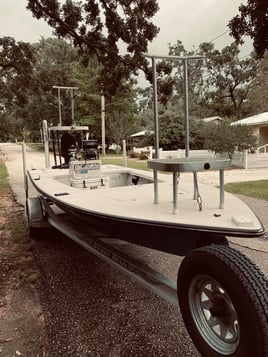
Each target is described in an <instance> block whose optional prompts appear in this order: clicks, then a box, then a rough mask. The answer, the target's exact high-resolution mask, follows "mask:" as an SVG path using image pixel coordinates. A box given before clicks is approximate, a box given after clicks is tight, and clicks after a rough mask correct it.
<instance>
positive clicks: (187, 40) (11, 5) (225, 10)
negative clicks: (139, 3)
mask: <svg viewBox="0 0 268 357" xmlns="http://www.w3.org/2000/svg"><path fill="white" fill-rule="evenodd" d="M243 2H244V3H246V2H247V1H246V0H186V1H185V0H158V4H159V7H160V10H159V11H158V13H157V15H156V16H155V18H154V23H155V24H156V25H157V26H158V27H160V33H159V34H158V36H157V38H156V39H154V41H153V42H152V44H150V47H149V52H150V53H153V54H155V55H157V54H159V55H166V54H167V53H168V44H169V43H171V45H174V44H176V42H177V40H180V41H182V43H183V45H184V47H185V48H186V49H187V50H191V49H192V48H193V47H194V46H195V47H198V45H199V44H200V43H202V42H208V41H211V40H213V43H214V45H215V47H216V48H219V49H221V48H223V47H224V46H226V45H228V44H230V43H231V41H232V39H231V38H230V36H229V35H228V33H225V34H223V33H224V32H226V31H227V30H228V28H227V27H226V26H227V24H228V22H229V21H230V20H231V19H232V17H234V16H235V15H236V14H238V7H239V5H240V4H241V3H243ZM26 4H27V1H26V0H0V36H11V37H14V38H15V39H16V40H17V41H25V42H32V43H33V42H38V41H39V40H40V38H41V37H45V38H47V37H50V36H52V31H51V28H50V27H49V26H48V25H47V24H46V23H45V22H44V21H43V20H37V19H35V18H33V17H32V14H31V12H30V11H29V10H26ZM218 36H219V38H218V39H215V38H216V37H218ZM214 39H215V40H214ZM245 51H248V49H247V48H246V49H245ZM248 52H250V50H249V51H248ZM244 55H247V53H244Z"/></svg>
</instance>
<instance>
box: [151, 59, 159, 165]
mask: <svg viewBox="0 0 268 357" xmlns="http://www.w3.org/2000/svg"><path fill="white" fill-rule="evenodd" d="M152 71H153V103H154V107H153V113H154V136H155V157H156V159H159V127H158V100H157V78H156V63H155V57H152Z"/></svg>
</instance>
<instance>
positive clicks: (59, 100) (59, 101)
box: [58, 88, 62, 126]
mask: <svg viewBox="0 0 268 357" xmlns="http://www.w3.org/2000/svg"><path fill="white" fill-rule="evenodd" d="M58 103H59V124H60V126H61V124H62V123H61V99H60V88H58Z"/></svg>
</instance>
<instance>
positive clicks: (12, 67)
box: [0, 37, 35, 108]
mask: <svg viewBox="0 0 268 357" xmlns="http://www.w3.org/2000/svg"><path fill="white" fill-rule="evenodd" d="M34 64H35V57H34V50H33V47H32V45H31V44H29V43H26V42H21V41H20V42H16V41H15V39H14V38H12V37H0V103H1V104H2V105H3V106H4V107H5V108H8V107H11V106H12V105H13V104H19V105H20V104H21V105H23V104H24V103H25V101H26V96H27V87H28V86H29V85H30V83H31V79H32V73H33V66H34ZM22 83H23V84H24V85H23V86H22Z"/></svg>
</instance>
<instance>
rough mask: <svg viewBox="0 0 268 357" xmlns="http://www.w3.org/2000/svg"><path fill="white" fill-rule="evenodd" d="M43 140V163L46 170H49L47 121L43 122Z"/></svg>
mask: <svg viewBox="0 0 268 357" xmlns="http://www.w3.org/2000/svg"><path fill="white" fill-rule="evenodd" d="M43 138H44V150H45V163H46V169H49V168H50V161H49V141H48V130H47V121H46V120H43Z"/></svg>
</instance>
